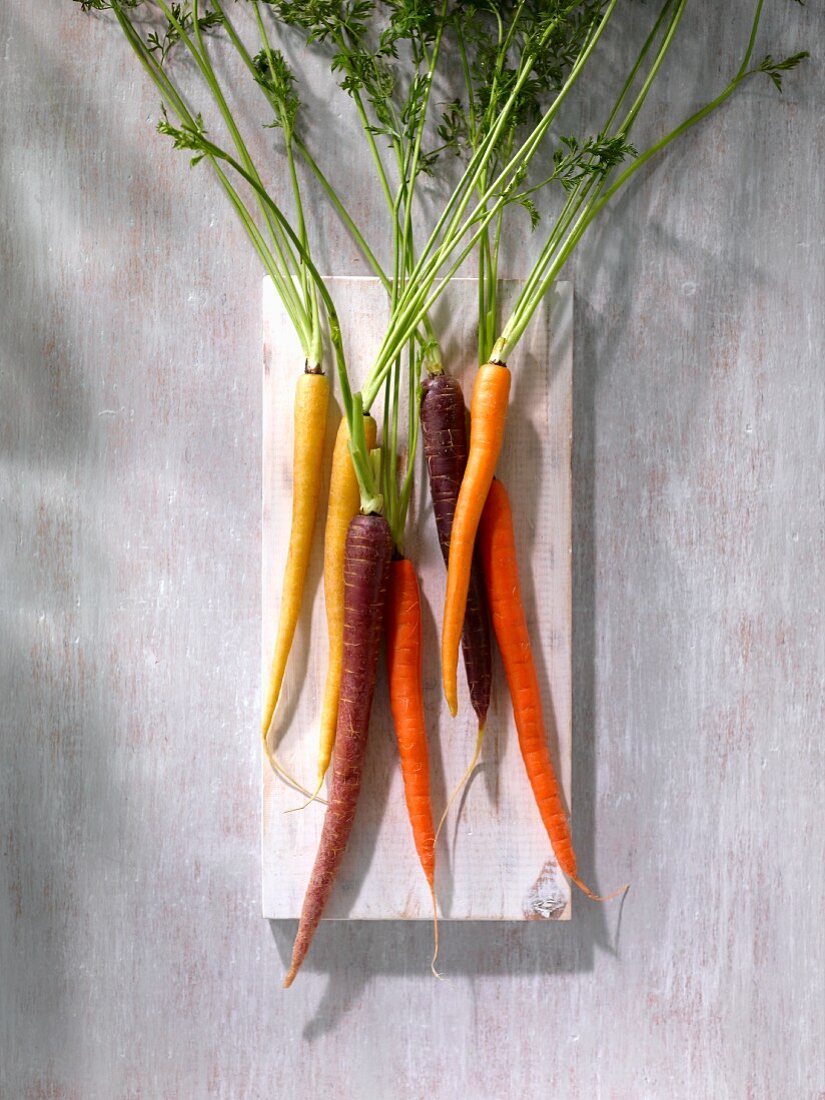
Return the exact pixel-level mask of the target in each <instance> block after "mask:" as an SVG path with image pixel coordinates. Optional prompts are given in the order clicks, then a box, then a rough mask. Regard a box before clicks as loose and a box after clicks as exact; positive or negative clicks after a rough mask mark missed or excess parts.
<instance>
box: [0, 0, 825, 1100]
mask: <svg viewBox="0 0 825 1100" xmlns="http://www.w3.org/2000/svg"><path fill="white" fill-rule="evenodd" d="M620 7H622V8H624V10H625V11H626V12H628V13H630V14H629V15H625V16H623V20H627V22H623V23H622V27H621V28H617V31H616V34H615V35H614V36H613V38H612V39H611V42H610V43H609V49H610V50H611V51H614V52H615V53H616V54H617V55H618V54H622V56H624V55H626V52H627V49H628V44H629V40H630V37H631V33H630V28H631V26H632V29H633V32H634V34H636V33H637V32H638V30H639V22H640V20H641V18H642V17H643V16H644V17H645V18H648V17H649V14H650V11H651V10H652V9H651V6H650V5H649V4H644V5H642V4H639V5H638V6H637V5H636V4H635V3H633V2H631V0H628V2H627V3H626V4H625V3H623V4H622V5H620ZM750 8H751V4H750V3H745V2H744V0H736V2H734V3H730V4H719V3H716V2H715V0H692V2H691V3H690V4H689V5H688V15H687V17H686V19H685V22H684V24H683V29H682V30H681V31H680V35H679V40H678V44H677V46H676V47H675V50H674V54H673V56H672V59H671V60H669V62H668V65H667V72H666V74H664V76H663V80H662V82H661V83H660V84H658V85H657V86H656V88H655V90H654V92H653V95H652V97H651V99H650V100H649V107H650V109H649V110H648V111H646V113H645V116H644V119H643V120H642V125H641V126H640V129H639V131H638V134H637V135H636V136H637V140H638V141H640V142H642V141H644V140H645V137H646V136H650V135H653V134H655V133H658V132H660V131H661V129H662V127H663V126H664V125H665V124H666V122H667V121H669V120H675V119H677V118H679V117H680V116H681V114H682V113H683V111H685V110H687V109H690V107H692V106H694V105H696V104H698V103H699V102H700V101H701V99H702V98H703V97H704V95H705V94H706V93H707V91H708V89H709V88H711V87H718V86H720V84H721V82H722V79H723V75H724V74H726V73H728V72H730V71H731V70H732V69H733V68H734V67H735V65H736V64H737V63H738V62H737V56H738V51H739V49H740V46H741V43H742V41H743V37H744V36H745V34H746V30H747V21H748V18H749V11H750ZM823 40H825V11H823V5H822V3H821V0H810V2H809V3H808V4H807V5H806V6H805V7H800V6H799V5H797V4H793V3H784V2H779V0H776V2H771V3H769V4H767V5H766V18H765V25H764V29H763V32H762V33H761V34H760V41H759V44H758V47H757V52H758V53H759V54H760V55H761V54H762V53H764V52H767V50H768V49H770V50H773V51H775V52H777V53H778V52H779V51H790V50H793V49H799V48H802V47H803V46H805V45H807V46H809V47H810V48H812V49H815V50H816V52H817V54H818V56H817V57H816V58H815V59H814V60H813V61H812V62H811V63H810V64H809V66H808V68H807V70H806V71H805V72H804V73H800V74H791V75H790V76H789V78H788V79H787V80H786V92H785V95H784V97H781V98H780V97H779V96H778V95H776V94H775V92H774V91H773V89H771V87H770V86H769V84H768V82H767V81H766V80H762V81H759V82H753V83H751V84H749V85H748V86H747V88H746V89H745V90H743V92H742V94H741V95H740V96H738V97H737V98H736V99H735V100H732V101H730V102H729V103H728V104H727V106H726V107H725V109H724V110H723V111H722V112H721V113H720V114H718V115H717V116H715V117H714V118H713V119H711V120H709V121H708V122H707V124H705V125H703V126H702V127H701V128H700V129H698V130H696V131H695V132H694V133H692V134H691V135H690V136H689V137H687V138H686V139H685V140H684V141H683V142H682V143H681V144H680V145H679V146H678V147H674V148H673V149H672V151H671V152H670V153H669V154H668V156H667V158H666V159H665V160H662V161H661V162H660V163H659V164H657V165H655V166H651V168H650V170H649V171H647V172H645V173H644V175H643V176H641V177H640V178H639V180H638V183H637V184H635V185H634V186H633V188H632V189H631V191H630V192H629V193H628V194H627V195H626V196H625V197H624V198H623V199H621V201H619V202H618V203H616V204H615V205H614V206H613V208H612V210H611V213H610V216H609V219H608V220H607V221H606V222H605V223H604V225H603V228H601V229H600V230H598V231H597V232H596V233H595V234H594V235H593V236H592V237H591V238H590V239H589V240H588V242H587V243H586V245H585V247H584V249H583V251H582V252H581V253H580V254H579V255H578V257H577V260H576V264H575V266H574V268H573V270H572V278H573V282H574V285H575V287H576V328H575V335H574V348H575V357H574V406H573V421H574V460H573V475H574V476H573V485H574V509H573V525H574V532H573V545H574V563H573V576H574V595H573V607H574V619H573V623H574V626H573V673H574V680H573V699H574V704H573V728H574V743H575V751H574V756H573V804H574V806H575V817H576V835H577V840H578V843H579V846H580V848H581V859H582V864H583V870H584V872H585V873H586V874H587V875H588V876H589V877H593V878H595V879H596V880H597V881H598V882H599V883H603V884H605V885H607V884H611V883H612V882H614V881H616V878H617V877H619V876H620V877H621V878H624V877H628V878H630V879H631V880H632V882H633V887H632V890H631V893H630V894H629V896H628V898H627V901H626V902H625V904H624V906H623V909H622V911H621V918H620V919H619V917H618V915H617V912H616V910H615V909H611V908H608V909H604V908H600V907H596V906H593V905H590V904H588V903H587V902H586V901H584V900H582V899H579V898H574V899H573V908H574V916H573V920H572V921H570V922H568V923H566V924H564V925H552V926H548V925H547V924H544V923H526V924H524V923H522V924H506V923H503V924H486V925H485V924H478V923H467V924H464V923H455V924H451V925H449V926H447V925H445V927H444V936H443V942H442V960H443V965H444V968H445V971H446V972H447V973H448V974H449V975H450V977H451V980H450V981H449V982H436V981H434V980H432V979H431V978H430V977H429V975H428V973H427V972H426V966H425V965H424V966H422V965H421V960H422V959H424V958H426V953H427V944H428V942H429V936H430V929H429V928H428V927H427V925H426V924H425V923H423V922H422V923H419V922H394V923H387V924H381V925H380V926H376V925H375V924H372V923H365V922H328V923H327V924H326V925H324V926H322V927H321V929H320V931H319V933H318V937H317V941H316V943H315V945H314V948H313V952H312V956H311V958H310V959H309V960H308V964H307V968H306V970H305V972H303V973H302V974H301V976H300V979H299V981H298V982H296V985H295V986H294V987H293V989H291V990H290V991H289V992H288V993H284V992H283V991H282V990H281V989H280V988H279V986H280V978H281V975H282V973H283V965H284V959H285V956H286V954H287V952H288V950H289V947H290V945H291V941H292V936H293V934H294V923H292V922H286V923H280V922H273V923H270V924H267V923H266V922H264V921H262V920H261V917H260V887H261V882H260V853H259V836H260V779H259V767H258V743H257V737H256V735H255V733H254V731H255V729H256V725H257V716H258V713H259V706H260V699H259V686H258V680H259V677H258V666H259V648H260V640H259V620H260V606H261V587H260V561H261V543H260V496H261V475H260V471H261V461H260V456H261V441H262V440H261V426H260V425H261V419H260V400H261V398H260V343H261V330H260V275H261V272H260V270H259V267H258V266H257V264H256V261H255V259H254V257H253V256H252V255H250V252H249V249H248V246H247V244H246V242H245V240H244V239H243V237H242V235H241V232H240V231H239V229H238V227H237V226H236V225H235V223H234V221H233V220H232V218H231V217H230V215H229V213H228V212H227V211H226V209H225V207H224V205H223V200H222V199H221V197H220V196H219V195H218V194H216V192H215V189H214V187H213V184H212V181H211V180H210V179H209V177H208V175H207V174H206V173H205V172H201V171H200V170H196V171H193V172H190V171H189V170H188V169H187V168H186V167H185V165H184V164H183V163H182V162H181V158H180V156H179V155H176V154H175V153H174V152H173V151H172V150H171V149H169V148H168V146H167V145H166V144H165V143H164V142H163V141H161V139H159V138H158V137H157V136H155V135H154V134H153V132H152V119H153V118H154V117H155V113H156V102H155V96H154V94H153V93H152V92H151V91H150V90H149V89H148V88H147V86H146V83H145V81H144V79H143V78H142V76H141V75H140V74H139V72H138V71H137V69H136V67H135V65H134V63H133V62H132V59H131V57H130V56H129V55H128V54H127V52H126V50H125V47H124V46H123V45H121V43H120V42H119V40H118V39H117V38H116V36H115V35H114V33H113V32H112V31H111V30H110V28H108V27H107V26H106V25H105V24H104V22H103V21H99V20H96V19H91V18H86V17H83V16H81V14H80V13H79V11H78V10H77V7H76V5H74V4H72V3H69V0H38V2H37V3H31V2H30V0H4V2H3V3H2V4H0V59H2V62H1V63H0V85H2V102H1V104H0V271H2V285H3V293H2V295H0V360H1V362H2V378H1V379H0V385H2V401H0V448H2V452H1V454H0V459H1V464H0V514H1V515H2V523H0V561H1V563H2V568H1V569H0V607H2V618H1V619H0V699H2V708H1V709H0V722H2V739H0V753H2V761H1V762H0V975H2V980H0V1095H1V1096H2V1097H3V1100H37V1098H40V1100H46V1098H49V1100H56V1098H57V1097H61V1098H62V1100H98V1098H99V1100H112V1098H114V1097H117V1098H121V1097H138V1096H139V1097H146V1098H155V1097H158V1098H159V1097H163V1098H164V1100H178V1098H180V1100H192V1098H195V1097H197V1098H200V1097H227V1098H230V1097H231V1098H232V1100H239V1098H245V1097H249V1098H265V1097H270V1096H273V1095H278V1096H294V1097H301V1098H303V1097H336V1098H342V1100H343V1098H346V1100H356V1098H357V1100H366V1098H370V1100H371V1098H378V1100H383V1098H386V1097H393V1098H399V1100H406V1098H412V1100H418V1098H420V1097H425V1096H426V1097H444V1098H447V1097H452V1096H455V1095H459V1096H466V1097H473V1098H474V1100H476V1098H478V1100H505V1098H506V1100H509V1098H518V1100H521V1098H523V1097H531V1098H538V1097H545V1096H558V1097H564V1098H565V1100H578V1098H584V1097H587V1098H594V1097H602V1098H605V1100H608V1098H609V1100H628V1098H632V1100H662V1098H668V1100H670V1098H678V1100H682V1098H693V1097H713V1098H714V1100H725V1098H734V1100H745V1098H746V1097H753V1098H755V1100H765V1098H768V1100H788V1098H793V1100H796V1098H802V1097H804V1098H806V1100H807V1098H809V1097H818V1096H820V1095H821V1094H822V1092H823V1090H825V1066H823V1054H822V1050H823V1048H824V1047H825V1044H823V1037H824V1034H825V999H823V997H822V988H823V967H825V925H823V921H822V913H823V905H824V904H825V860H824V859H823V814H822V797H821V790H822V775H823V765H824V764H825V760H823V737H822V730H823V719H824V718H825V707H824V706H823V675H822V670H823V667H825V650H824V648H823V623H822V593H823V587H825V585H824V584H823V580H824V578H823V558H824V557H825V545H824V541H823V540H824V532H823V527H824V526H825V525H824V524H823V507H824V506H825V484H823V466H824V465H825V428H824V427H823V368H822V349H823V346H825V311H823V308H822V303H823V301H825V263H823V246H824V245H825V184H824V183H823V169H822V166H823V164H825V124H824V123H823V113H822V104H823V102H825V76H824V75H823V68H822V59H821V53H822V49H821V44H822V42H823ZM305 71H306V74H307V76H308V78H309V80H310V81H311V83H312V86H313V87H314V88H316V89H317V92H316V94H315V95H314V97H313V99H312V102H311V115H312V119H313V133H312V135H311V137H312V140H313V141H314V142H315V144H316V147H317V148H321V149H324V150H325V152H329V153H331V154H334V157H335V161H334V163H335V171H336V173H337V176H338V177H339V178H340V180H341V181H342V183H343V184H344V186H345V187H346V188H347V190H348V193H349V194H350V195H351V196H352V197H353V201H354V205H355V207H356V213H357V214H358V215H359V217H361V218H363V219H364V220H365V222H366V223H367V224H369V225H371V226H372V227H373V228H374V229H375V230H376V238H377V239H379V240H380V239H381V237H380V234H379V233H378V229H379V227H380V225H381V224H382V222H381V210H380V201H379V200H378V199H377V198H373V197H372V196H373V192H372V191H371V190H370V189H368V187H367V180H368V176H369V165H368V164H367V163H366V160H365V158H363V157H362V156H361V155H360V145H358V144H357V143H356V140H355V133H354V124H353V122H352V119H351V117H350V115H349V114H348V113H347V112H346V111H344V110H341V111H340V116H339V114H338V112H339V110H340V108H339V106H338V102H339V101H338V100H330V98H329V97H328V96H327V95H326V93H325V92H323V91H322V88H323V85H322V82H321V81H320V79H319V78H318V74H317V72H316V70H314V69H312V68H311V67H307V68H306V69H305ZM601 72H602V73H603V74H604V78H605V79H607V75H608V74H609V73H610V72H611V65H610V64H605V65H604V66H603V67H602V69H601ZM333 135H334V142H333V140H332V137H333ZM325 136H326V138H327V140H326V143H324V138H325ZM268 138H269V134H268V133H262V140H267V139H268ZM323 230H324V234H323V236H324V242H325V243H324V250H323V251H324V253H325V254H324V256H323V266H324V268H325V269H326V270H335V271H338V272H341V273H345V274H346V273H353V274H359V273H361V274H363V273H364V271H363V269H362V268H361V267H360V266H359V264H358V261H357V258H356V253H355V249H354V247H353V246H352V244H351V243H350V242H349V241H348V240H347V238H346V235H345V234H344V233H343V232H342V231H341V230H340V229H339V228H338V227H337V226H336V224H335V219H334V218H332V217H328V218H325V219H324V222H323ZM537 241H538V238H536V237H532V238H531V237H530V236H529V234H528V233H527V232H526V229H525V232H524V235H521V234H519V236H518V242H517V245H516V247H514V248H512V249H511V250H510V253H509V256H508V272H507V273H508V274H510V275H513V276H518V275H519V274H521V273H523V272H524V271H525V268H526V264H527V261H528V259H529V256H530V255H531V254H532V253H533V251H534V250H535V248H536V245H537Z"/></svg>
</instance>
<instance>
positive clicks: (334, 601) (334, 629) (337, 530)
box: [315, 416, 377, 794]
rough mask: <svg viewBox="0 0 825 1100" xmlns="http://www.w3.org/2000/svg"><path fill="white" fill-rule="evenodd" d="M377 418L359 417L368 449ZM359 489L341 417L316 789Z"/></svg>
mask: <svg viewBox="0 0 825 1100" xmlns="http://www.w3.org/2000/svg"><path fill="white" fill-rule="evenodd" d="M376 430H377V429H376V424H375V421H374V420H373V418H372V417H371V416H368V417H366V419H365V421H364V433H365V435H366V440H367V449H368V450H371V449H372V448H373V447H374V446H375V437H376ZM359 501H360V495H359V490H358V479H357V478H356V476H355V469H354V467H353V465H352V458H351V456H350V452H349V427H348V426H347V419H346V417H344V418H343V419H342V420H341V423H340V425H339V427H338V434H337V436H336V437H335V448H334V450H333V453H332V471H331V474H330V480H329V504H328V506H327V525H326V530H325V532H324V604H325V606H326V613H327V633H328V635H329V658H328V661H327V678H326V683H325V686H324V701H323V705H322V707H321V734H320V743H319V748H318V785H317V787H316V789H315V793H316V794H317V793H318V791H319V790H320V789H321V784H322V783H323V781H324V776H325V775H326V772H327V768H328V767H329V761H330V757H331V756H332V747H333V745H334V744H335V726H336V723H337V721H338V696H339V693H340V690H341V674H342V671H343V664H344V555H345V548H346V542H347V531H348V529H349V525H350V523H351V522H352V520H353V519H354V518H355V516H357V515H358V506H359Z"/></svg>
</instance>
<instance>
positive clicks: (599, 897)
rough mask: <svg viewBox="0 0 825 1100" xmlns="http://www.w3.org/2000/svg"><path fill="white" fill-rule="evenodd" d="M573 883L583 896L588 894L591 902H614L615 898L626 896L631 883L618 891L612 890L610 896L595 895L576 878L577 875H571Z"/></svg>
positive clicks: (627, 883)
mask: <svg viewBox="0 0 825 1100" xmlns="http://www.w3.org/2000/svg"><path fill="white" fill-rule="evenodd" d="M570 877H571V881H572V882H574V883H575V884H576V886H578V888H579V889H580V890H581V892H582V893H583V894H586V895H587V897H589V898H590V900H591V901H602V902H604V901H612V900H613V898H617V897H619V895H620V894H626V893H627V891H628V890H629V889H630V883H629V882H626V883H625V884H624V886H620V887H619V888H618V890H611V892H610V893H609V894H594V893H593V891H592V890H591V889H590V887H589V886H586V885H585V884H584V883H583V882H582V880H581V879H579V878H576V876H575V875H571V876H570Z"/></svg>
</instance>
